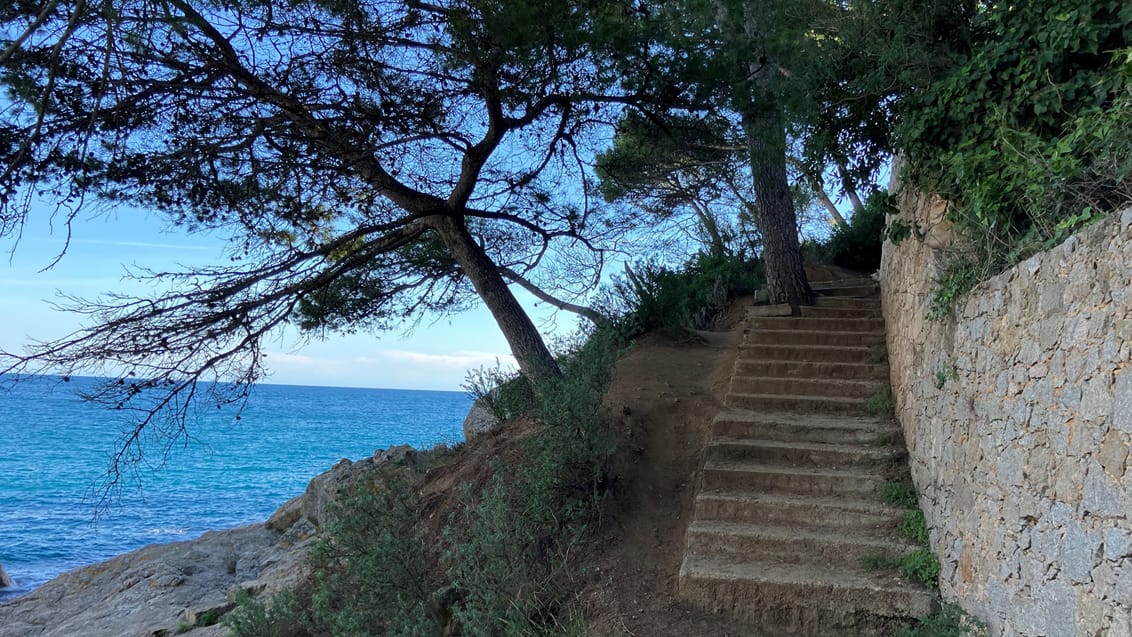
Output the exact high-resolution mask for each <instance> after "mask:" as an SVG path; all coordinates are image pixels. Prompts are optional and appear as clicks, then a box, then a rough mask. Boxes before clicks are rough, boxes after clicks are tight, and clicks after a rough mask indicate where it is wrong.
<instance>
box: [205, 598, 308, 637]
mask: <svg viewBox="0 0 1132 637" xmlns="http://www.w3.org/2000/svg"><path fill="white" fill-rule="evenodd" d="M221 621H222V622H223V624H224V625H225V626H226V627H227V628H228V630H230V631H232V635H233V637H307V636H308V635H309V634H310V633H308V632H307V631H306V630H305V629H304V627H303V625H304V622H303V620H302V618H301V617H300V613H299V611H298V607H297V604H296V601H295V597H294V595H292V594H291V593H289V592H286V591H284V592H280V593H277V594H276V595H275V596H274V597H272V599H271V600H270V602H269V603H267V604H264V603H262V602H259V601H257V600H256V599H254V598H253V597H252V596H251V595H249V594H248V592H247V591H246V590H244V589H242V588H241V589H239V590H237V591H236V608H234V609H233V610H232V611H230V612H229V613H227V614H225V615H224V617H223V619H222V620H221Z"/></svg>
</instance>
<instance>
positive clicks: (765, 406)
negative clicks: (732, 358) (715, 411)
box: [726, 393, 866, 415]
mask: <svg viewBox="0 0 1132 637" xmlns="http://www.w3.org/2000/svg"><path fill="white" fill-rule="evenodd" d="M726 402H727V405H728V406H729V407H733V408H736V409H748V410H750V411H796V412H805V413H819V414H845V415H862V414H864V413H865V402H866V401H865V399H863V398H836V399H835V398H809V397H805V396H779V395H771V394H738V393H729V394H728V395H727V399H726Z"/></svg>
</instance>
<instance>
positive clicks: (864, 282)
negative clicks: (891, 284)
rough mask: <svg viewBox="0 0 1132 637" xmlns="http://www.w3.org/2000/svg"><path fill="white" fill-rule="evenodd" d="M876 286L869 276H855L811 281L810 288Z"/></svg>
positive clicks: (817, 289) (816, 289)
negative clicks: (852, 277)
mask: <svg viewBox="0 0 1132 637" xmlns="http://www.w3.org/2000/svg"><path fill="white" fill-rule="evenodd" d="M876 286H877V282H876V280H874V279H872V278H871V277H857V278H854V279H838V280H836V281H818V282H816V283H814V282H811V283H810V288H811V289H812V290H814V291H815V292H817V291H819V290H828V289H830V288H845V287H858V288H859V287H873V288H875V287H876Z"/></svg>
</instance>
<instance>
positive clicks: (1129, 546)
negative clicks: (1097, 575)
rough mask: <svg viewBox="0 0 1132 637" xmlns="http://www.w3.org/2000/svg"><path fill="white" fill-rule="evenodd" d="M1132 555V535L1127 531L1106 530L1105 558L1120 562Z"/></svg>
mask: <svg viewBox="0 0 1132 637" xmlns="http://www.w3.org/2000/svg"><path fill="white" fill-rule="evenodd" d="M1130 555H1132V534H1130V533H1129V531H1127V530H1125V529H1105V530H1104V558H1105V559H1106V560H1119V559H1122V558H1125V557H1129V556H1130Z"/></svg>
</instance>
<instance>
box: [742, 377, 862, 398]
mask: <svg viewBox="0 0 1132 637" xmlns="http://www.w3.org/2000/svg"><path fill="white" fill-rule="evenodd" d="M883 386H884V383H883V382H877V381H861V380H820V379H813V378H767V377H757V376H733V377H732V378H731V391H733V392H735V393H738V394H777V395H784V396H807V397H812V398H869V397H870V396H873V395H874V394H876V393H877V392H878V391H879V390H880V389H881V387H883Z"/></svg>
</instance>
